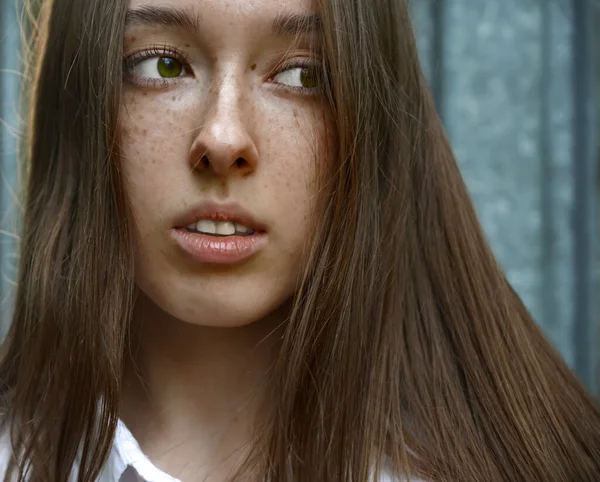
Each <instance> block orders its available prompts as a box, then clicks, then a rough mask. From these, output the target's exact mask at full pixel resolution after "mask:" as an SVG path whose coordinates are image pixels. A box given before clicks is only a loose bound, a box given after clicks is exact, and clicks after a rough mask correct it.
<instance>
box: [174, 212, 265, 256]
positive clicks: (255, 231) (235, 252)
mask: <svg viewBox="0 0 600 482" xmlns="http://www.w3.org/2000/svg"><path fill="white" fill-rule="evenodd" d="M172 237H173V239H174V240H175V241H176V243H177V244H178V245H179V247H180V248H181V249H182V250H183V252H184V253H185V254H186V255H187V256H191V257H192V258H193V259H195V260H196V261H199V262H202V263H210V264H234V263H238V262H240V261H243V260H246V259H248V258H250V257H253V256H254V255H256V254H257V253H258V252H259V251H260V250H262V248H263V247H264V246H265V245H266V243H267V242H268V241H267V235H266V229H265V225H264V224H262V223H260V222H259V221H257V220H256V219H255V218H254V217H253V216H252V215H251V214H250V213H248V212H247V211H246V210H244V209H243V208H242V207H241V206H240V205H238V204H233V203H230V204H217V203H211V202H207V203H204V204H202V205H200V206H199V207H198V208H195V209H192V210H191V211H189V212H188V213H187V214H186V215H184V216H182V217H181V218H180V219H179V220H177V222H176V223H175V224H174V226H173V230H172Z"/></svg>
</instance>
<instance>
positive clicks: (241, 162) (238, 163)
mask: <svg viewBox="0 0 600 482" xmlns="http://www.w3.org/2000/svg"><path fill="white" fill-rule="evenodd" d="M246 164H248V163H247V162H246V160H245V159H244V158H243V157H238V158H237V159H236V160H235V165H236V167H244V166H246Z"/></svg>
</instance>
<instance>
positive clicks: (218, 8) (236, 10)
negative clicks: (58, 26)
mask: <svg viewBox="0 0 600 482" xmlns="http://www.w3.org/2000/svg"><path fill="white" fill-rule="evenodd" d="M314 5H315V0H129V1H128V7H129V9H130V10H136V9H142V8H144V7H159V8H161V7H166V8H175V9H177V10H181V11H184V12H186V13H187V14H188V15H190V16H193V18H194V20H197V21H198V23H199V25H200V26H202V27H204V28H205V27H207V25H206V24H207V23H208V24H215V23H217V24H221V25H222V26H225V25H229V26H231V27H233V26H234V25H236V24H238V25H246V26H248V27H250V26H252V27H254V28H261V27H263V26H265V24H267V23H269V22H272V21H273V20H274V19H275V18H276V17H277V16H281V15H287V14H292V15H293V14H308V13H313V12H314V11H315V9H314ZM269 25H270V24H269ZM228 33H233V32H227V31H222V32H221V35H227V34H228Z"/></svg>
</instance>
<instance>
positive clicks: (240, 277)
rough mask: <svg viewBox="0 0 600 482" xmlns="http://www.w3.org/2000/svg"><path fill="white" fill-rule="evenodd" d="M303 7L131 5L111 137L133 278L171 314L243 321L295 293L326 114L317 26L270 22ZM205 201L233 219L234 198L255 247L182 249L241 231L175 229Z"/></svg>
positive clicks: (165, 1) (287, 2)
mask: <svg viewBox="0 0 600 482" xmlns="http://www.w3.org/2000/svg"><path fill="white" fill-rule="evenodd" d="M311 7H312V5H311V4H310V2H309V1H307V0H201V1H198V0H131V1H130V3H129V9H130V10H129V15H128V21H127V27H126V34H125V39H124V54H125V63H124V65H125V75H124V84H123V85H124V97H123V102H122V107H121V112H120V137H121V155H122V169H123V172H124V176H125V183H126V190H127V194H128V197H129V199H130V202H131V206H132V209H133V213H134V222H135V232H136V259H135V268H136V282H137V285H138V287H139V288H140V290H141V292H142V294H143V296H144V297H145V298H146V299H147V300H150V301H151V302H152V303H153V304H154V305H156V307H158V308H159V309H160V310H162V311H163V312H164V313H166V314H168V315H170V316H172V317H175V318H177V319H179V320H182V321H185V322H189V323H195V324H199V325H210V326H241V325H246V324H250V323H252V322H255V321H257V320H260V319H261V318H263V317H265V316H267V315H268V314H270V313H271V312H273V311H275V310H276V309H277V308H278V307H280V306H281V305H282V304H283V303H284V302H285V301H286V300H287V299H289V298H290V296H291V295H292V294H293V292H294V288H295V284H296V282H297V278H298V274H299V271H300V265H301V254H302V249H303V246H304V243H305V242H306V240H307V236H308V234H309V233H308V232H307V219H308V218H309V216H310V215H311V212H312V210H313V207H314V206H313V200H314V196H315V172H316V165H315V164H316V162H317V161H318V162H324V161H323V159H322V158H323V157H327V154H326V143H325V139H327V137H328V136H329V135H330V134H331V122H330V119H329V117H328V114H327V112H326V109H325V108H324V103H323V100H322V98H321V96H320V95H319V93H318V87H319V82H320V81H319V79H318V73H317V71H316V70H315V68H316V66H317V65H318V64H317V62H318V59H315V57H314V53H313V52H311V49H310V44H311V41H313V40H315V39H316V35H317V34H316V33H314V32H312V33H305V34H302V35H301V36H300V37H295V36H294V35H289V32H287V33H286V32H284V31H283V30H285V29H282V28H279V29H277V28H273V27H274V26H273V23H274V20H276V19H277V18H279V19H281V16H282V15H310V14H314V11H313V10H312V8H311ZM275 23H276V24H277V21H276V22H275ZM292 24H293V22H292ZM287 25H288V26H289V25H291V24H290V23H289V22H288V23H287ZM280 27H281V25H280ZM317 153H318V154H317ZM317 156H318V157H319V159H317ZM207 206H208V211H210V210H211V209H212V210H213V211H219V212H216V213H214V214H216V215H218V216H221V217H224V218H227V217H236V216H235V214H232V213H229V214H228V211H231V209H230V208H231V206H236V208H235V209H233V211H236V210H237V211H239V210H240V209H241V211H242V212H243V213H244V214H245V215H247V216H249V218H250V219H252V221H248V223H247V224H253V223H254V224H255V226H250V227H251V228H256V225H260V226H261V229H260V233H261V234H260V243H259V248H258V249H256V250H254V251H252V254H251V255H250V256H247V257H245V258H243V259H240V260H239V261H236V260H235V259H234V260H233V262H231V260H230V262H227V263H222V262H218V261H216V262H215V261H214V260H213V261H210V260H209V261H207V260H206V259H204V258H202V256H200V257H198V256H195V255H194V254H193V253H190V252H189V250H186V249H183V248H182V245H181V242H180V238H178V236H181V235H183V236H188V237H189V236H192V237H193V236H198V238H197V239H196V238H195V241H194V240H192V244H193V243H194V242H197V243H200V244H202V243H204V244H205V245H210V244H211V243H213V241H214V243H216V244H217V245H219V246H221V247H223V246H225V245H224V244H223V243H225V244H226V243H228V242H229V241H231V239H233V238H237V240H238V241H240V242H241V243H244V242H246V241H247V240H246V239H243V238H242V237H241V236H235V235H234V236H233V238H230V239H229V241H228V240H227V239H226V238H223V237H221V236H215V237H214V238H210V237H208V236H209V235H206V234H204V235H200V234H196V233H193V232H190V231H187V230H185V226H181V223H183V220H184V219H185V220H187V221H191V219H192V218H190V217H189V216H192V217H193V216H194V213H198V212H200V211H202V212H204V211H205V210H206V208H207ZM215 206H217V208H215ZM219 206H224V208H223V209H221V208H220V207H219ZM205 214H206V215H203V216H202V217H204V218H210V217H211V215H210V213H208V212H207V213H205ZM237 214H239V212H238V213H237ZM218 216H217V217H218ZM213 217H214V216H213ZM238 217H239V216H238ZM187 221H186V223H187ZM223 226H224V224H223ZM182 228H183V229H182ZM177 233H178V234H177ZM188 240H189V239H188ZM236 242H237V241H236ZM236 242H232V243H230V246H234V247H235V246H237V245H236ZM214 243H213V244H214ZM219 243H220V244H219Z"/></svg>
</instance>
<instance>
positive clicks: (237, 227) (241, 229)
mask: <svg viewBox="0 0 600 482" xmlns="http://www.w3.org/2000/svg"><path fill="white" fill-rule="evenodd" d="M235 230H236V232H238V233H242V234H248V233H251V232H252V229H251V228H248V227H246V226H244V225H243V224H238V223H235Z"/></svg>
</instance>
